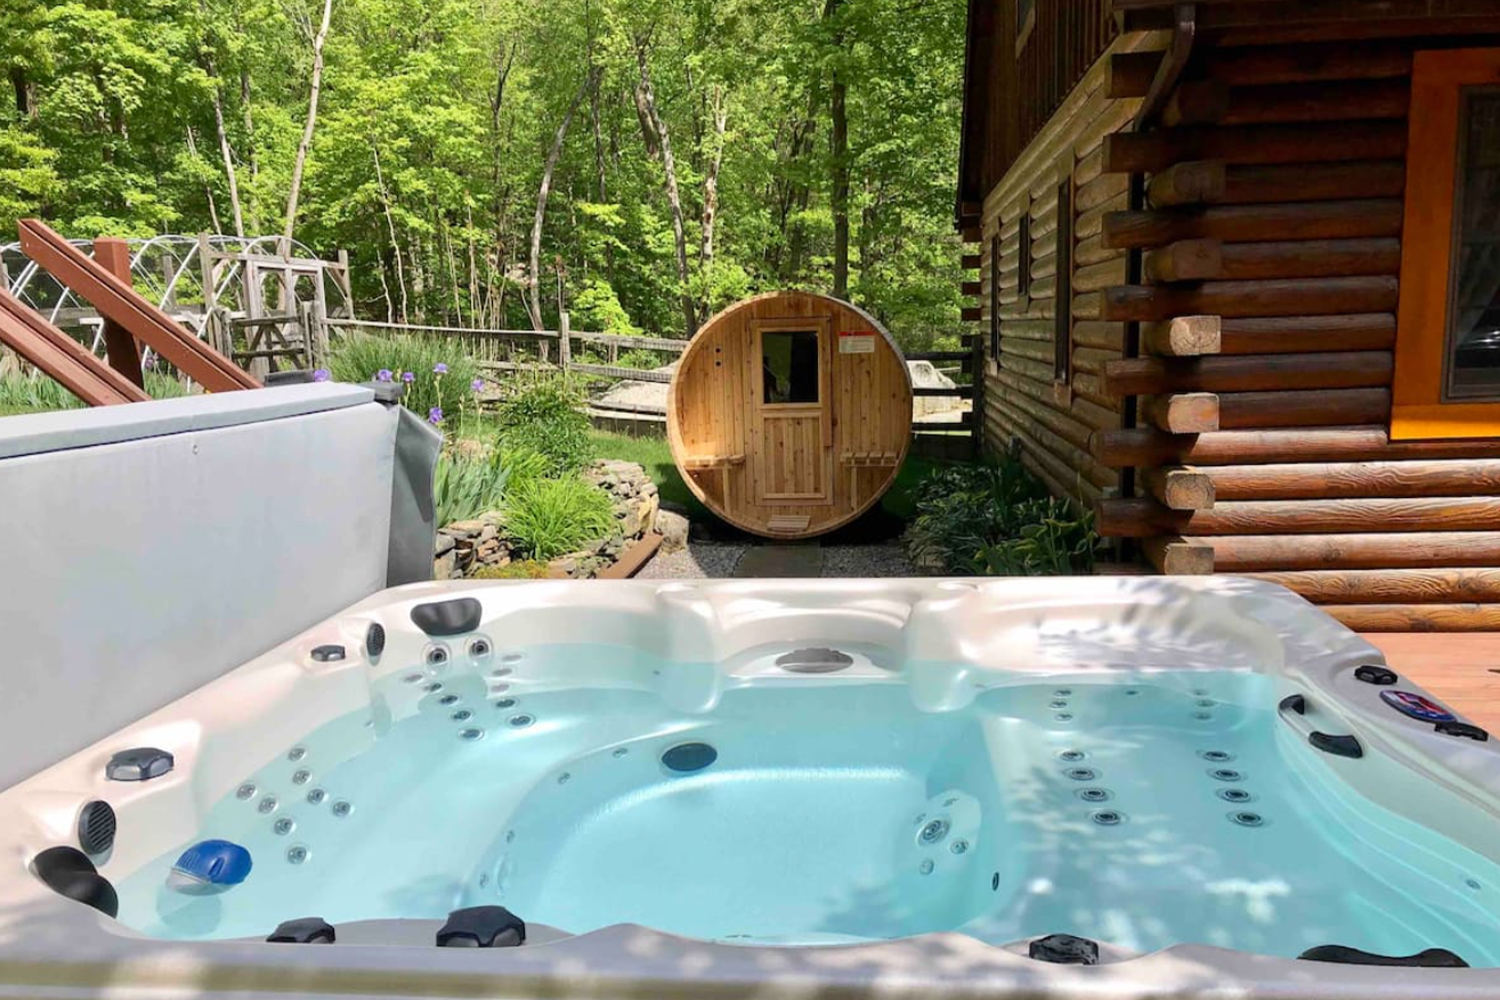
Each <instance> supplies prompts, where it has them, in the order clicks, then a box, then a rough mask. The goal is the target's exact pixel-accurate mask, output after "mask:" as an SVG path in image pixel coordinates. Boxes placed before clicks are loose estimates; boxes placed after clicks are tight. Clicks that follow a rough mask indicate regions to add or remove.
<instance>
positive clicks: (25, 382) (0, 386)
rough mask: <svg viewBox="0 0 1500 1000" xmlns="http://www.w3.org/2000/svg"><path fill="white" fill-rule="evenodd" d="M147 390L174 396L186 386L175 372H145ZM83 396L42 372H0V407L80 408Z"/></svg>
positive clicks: (30, 409) (154, 395) (157, 396)
mask: <svg viewBox="0 0 1500 1000" xmlns="http://www.w3.org/2000/svg"><path fill="white" fill-rule="evenodd" d="M145 374H146V392H147V394H148V395H150V396H151V398H152V399H174V398H176V397H178V396H185V395H187V389H186V388H184V387H183V385H182V383H181V382H179V381H178V380H177V377H176V376H174V375H168V374H165V373H163V372H146V373H145ZM84 405H85V404H84V402H83V400H81V399H79V398H78V397H77V396H75V395H73V394H72V393H71V392H69V391H68V390H66V389H64V388H63V387H62V385H61V384H60V383H58V382H55V381H53V380H52V379H50V378H48V377H47V376H45V375H40V374H36V375H25V374H22V373H20V372H10V373H8V374H6V375H3V376H0V410H5V411H7V412H11V413H29V412H34V411H39V410H74V409H82V408H83V406H84Z"/></svg>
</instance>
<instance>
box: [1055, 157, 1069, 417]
mask: <svg viewBox="0 0 1500 1000" xmlns="http://www.w3.org/2000/svg"><path fill="white" fill-rule="evenodd" d="M1072 167H1073V164H1072V162H1071V157H1070V158H1069V161H1068V162H1067V163H1065V164H1063V165H1062V166H1061V167H1060V169H1059V172H1060V174H1061V177H1060V178H1059V180H1058V182H1057V251H1056V253H1057V278H1056V282H1057V284H1056V291H1055V292H1054V293H1053V299H1052V316H1053V321H1052V385H1053V390H1054V392H1058V391H1063V390H1066V389H1067V387H1068V386H1070V385H1071V384H1072V382H1073V169H1072Z"/></svg>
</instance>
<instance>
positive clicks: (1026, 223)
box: [1016, 206, 1031, 299]
mask: <svg viewBox="0 0 1500 1000" xmlns="http://www.w3.org/2000/svg"><path fill="white" fill-rule="evenodd" d="M1018 238H1019V240H1020V245H1019V247H1018V248H1017V249H1018V250H1019V251H1020V254H1021V263H1020V266H1019V267H1018V268H1017V270H1016V295H1018V296H1019V297H1021V298H1022V299H1025V298H1029V297H1030V295H1031V208H1030V207H1029V206H1028V207H1026V208H1023V209H1021V232H1020V234H1019V237H1018Z"/></svg>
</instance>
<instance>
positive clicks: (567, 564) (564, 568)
mask: <svg viewBox="0 0 1500 1000" xmlns="http://www.w3.org/2000/svg"><path fill="white" fill-rule="evenodd" d="M547 568H548V569H549V570H552V571H553V572H556V573H562V574H563V575H564V576H572V575H573V573H574V571H576V570H577V569H578V560H577V559H574V558H573V557H572V556H559V557H558V558H556V559H554V560H552V561H551V562H549V563H548V564H547Z"/></svg>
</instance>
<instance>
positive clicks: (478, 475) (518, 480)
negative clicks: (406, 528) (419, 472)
mask: <svg viewBox="0 0 1500 1000" xmlns="http://www.w3.org/2000/svg"><path fill="white" fill-rule="evenodd" d="M546 467H547V461H546V459H544V458H542V456H540V455H538V454H536V453H535V452H530V451H505V450H503V449H499V448H497V449H495V450H494V451H492V452H490V453H489V454H488V455H485V456H482V457H472V456H469V455H462V454H456V453H452V452H448V451H444V452H443V454H442V455H440V456H439V457H438V463H437V469H436V471H435V472H434V473H433V480H432V496H433V501H434V503H435V504H436V506H437V523H438V525H439V526H442V525H445V524H452V523H453V522H454V521H467V520H468V519H470V518H473V517H478V516H479V515H480V514H483V513H484V512H485V511H487V510H497V509H499V508H500V507H501V506H502V505H503V504H504V502H505V496H506V493H507V491H508V490H511V489H515V488H517V487H519V486H520V485H521V484H522V483H523V482H526V481H529V480H532V479H536V478H538V477H540V476H541V475H542V473H543V472H544V471H545V470H546Z"/></svg>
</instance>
